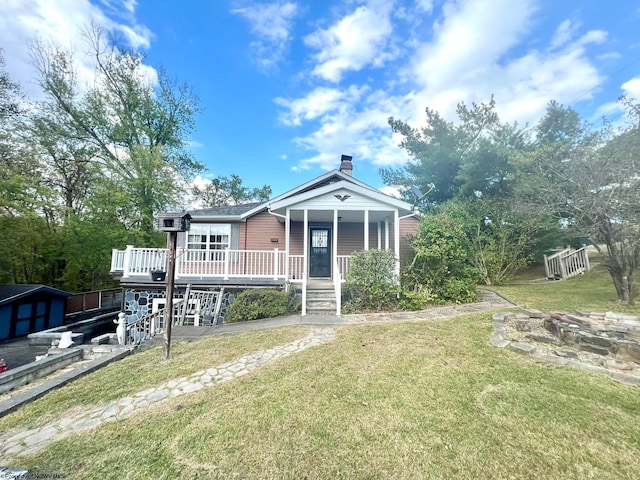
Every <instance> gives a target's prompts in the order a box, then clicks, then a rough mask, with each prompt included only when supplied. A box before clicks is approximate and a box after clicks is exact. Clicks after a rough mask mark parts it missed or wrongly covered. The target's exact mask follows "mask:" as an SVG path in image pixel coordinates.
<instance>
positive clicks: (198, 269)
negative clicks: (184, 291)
mask: <svg viewBox="0 0 640 480" xmlns="http://www.w3.org/2000/svg"><path fill="white" fill-rule="evenodd" d="M168 254H169V251H168V250H167V249H166V248H134V247H133V246H130V245H129V246H127V249H126V250H113V253H112V256H111V273H119V274H122V277H123V278H129V277H141V276H150V274H151V272H152V271H156V270H160V271H165V272H166V271H167V259H168ZM304 258H305V257H304V255H289V258H288V262H289V265H288V267H289V269H288V276H287V269H286V266H287V265H286V262H287V255H286V252H284V251H282V250H279V249H277V248H276V249H274V250H189V249H178V250H177V251H176V278H181V277H183V278H193V277H198V278H219V279H225V280H227V279H230V278H244V279H247V278H249V279H253V278H255V279H261V278H262V279H273V280H290V281H298V282H302V280H303V278H304V275H305V265H304ZM350 259H351V256H350V255H338V256H337V258H336V260H335V262H336V265H334V269H336V268H337V271H338V272H339V273H340V274H341V278H342V279H343V280H344V278H346V275H347V272H348V271H349V261H350Z"/></svg>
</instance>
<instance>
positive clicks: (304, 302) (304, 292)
mask: <svg viewBox="0 0 640 480" xmlns="http://www.w3.org/2000/svg"><path fill="white" fill-rule="evenodd" d="M303 223H304V226H303V228H304V233H303V238H304V240H303V241H304V247H303V248H302V251H303V252H304V253H303V257H302V262H303V263H302V312H301V313H302V315H306V314H307V272H308V267H307V259H308V258H309V256H308V255H307V251H308V250H309V210H307V209H306V208H305V209H304V222H303Z"/></svg>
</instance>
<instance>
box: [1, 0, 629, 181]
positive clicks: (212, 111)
mask: <svg viewBox="0 0 640 480" xmlns="http://www.w3.org/2000/svg"><path fill="white" fill-rule="evenodd" d="M91 18H93V19H94V20H95V21H98V22H99V23H103V24H105V25H107V26H108V27H109V28H111V29H113V30H116V31H118V32H120V34H121V35H122V38H123V39H124V40H125V41H126V42H128V43H129V45H131V46H133V47H134V48H138V49H140V50H141V51H144V52H145V53H146V55H147V61H146V63H147V65H149V67H151V68H152V69H157V68H158V67H159V66H161V65H162V66H164V67H166V69H167V71H168V72H169V74H170V75H171V76H173V77H176V78H178V79H180V80H184V81H187V82H189V83H190V84H191V85H192V86H193V88H194V90H195V92H196V93H197V94H198V95H199V97H200V99H201V105H202V107H203V109H204V111H203V113H202V114H201V115H199V116H198V117H197V118H196V122H197V128H196V130H195V131H194V132H193V135H192V138H191V141H192V145H193V151H194V153H195V155H196V157H197V158H198V159H199V160H200V161H201V162H203V163H205V164H206V165H207V167H208V169H209V171H208V172H207V174H206V175H208V176H215V175H229V174H231V173H236V174H238V175H240V176H241V177H242V178H243V179H244V181H245V183H246V184H247V185H248V186H261V185H264V184H268V185H271V186H272V188H273V191H274V194H278V193H282V192H284V191H286V190H289V189H291V188H293V187H295V186H296V185H298V184H300V183H303V182H305V181H307V180H309V179H311V178H313V177H315V176H317V175H320V174H322V173H323V172H325V171H326V170H328V169H332V168H337V167H338V164H339V158H340V154H342V153H344V154H348V155H352V156H353V162H354V176H356V177H357V178H358V179H360V180H362V181H364V182H366V183H369V184H370V185H373V186H375V187H381V186H382V181H381V179H380V176H379V173H378V172H379V169H380V168H381V167H398V166H402V165H403V164H404V162H406V160H407V156H406V154H405V153H404V152H403V151H402V150H401V149H399V148H398V147H397V144H398V141H399V139H398V138H394V137H393V136H392V133H391V130H390V128H389V127H388V124H387V119H388V117H390V116H394V117H396V118H400V119H403V120H406V121H408V122H410V123H411V124H412V125H415V126H419V125H420V124H421V122H423V121H424V108H425V107H427V106H429V107H431V108H435V109H436V110H438V111H440V112H441V113H442V114H443V115H444V116H445V117H446V118H449V119H451V120H453V119H454V118H455V116H454V112H455V106H456V104H457V103H458V102H460V101H465V102H467V103H470V102H473V101H475V102H480V101H486V100H487V99H488V98H489V97H490V95H491V94H494V95H495V97H496V101H497V105H498V111H499V113H500V115H501V118H502V119H504V120H508V121H518V122H520V123H522V124H524V123H527V122H529V123H530V124H531V123H535V122H536V121H537V120H538V119H539V118H540V116H541V115H542V114H543V113H544V109H545V105H546V104H547V103H548V101H549V100H552V99H555V100H557V101H558V102H560V103H562V104H565V105H567V104H568V105H571V106H572V107H573V108H575V109H576V110H577V111H578V112H579V113H580V114H581V115H582V116H583V117H584V118H585V119H588V120H591V121H593V122H598V121H599V119H600V118H601V117H602V115H607V116H608V117H610V118H612V119H615V118H617V117H618V116H619V115H620V110H619V106H618V105H617V104H616V103H615V101H616V99H617V97H618V96H619V95H621V94H622V93H625V92H626V93H628V94H629V95H630V96H632V97H635V98H638V99H640V36H639V35H638V33H637V32H640V3H639V2H636V1H631V0H610V1H607V2H603V1H601V0H561V1H559V0H444V1H439V0H413V1H409V0H369V1H358V0H342V1H336V0H323V1H320V0H317V1H312V2H309V1H307V2H302V1H295V0H282V1H252V0H208V1H204V0H183V1H182V2H177V1H160V0H138V1H136V0H91V1H90V0H56V1H51V0H4V1H3V8H2V15H1V16H0V47H1V48H3V49H4V51H5V59H6V69H7V70H8V71H9V73H10V74H11V75H12V77H13V78H14V79H15V80H18V81H19V82H21V83H22V85H23V87H24V89H25V90H26V92H27V93H28V95H29V96H30V97H32V98H38V95H39V92H38V89H37V86H36V85H35V84H34V82H33V70H32V68H31V66H30V64H29V50H28V45H29V44H30V43H31V42H32V41H33V39H34V38H36V37H40V38H48V39H51V40H53V41H55V42H57V43H59V44H60V45H62V46H64V47H69V46H73V47H72V48H73V50H74V51H75V52H76V56H77V57H78V61H79V68H80V72H81V76H82V75H84V77H85V79H86V81H90V78H89V77H90V69H87V68H86V65H88V62H89V59H88V58H84V57H83V55H84V47H83V46H82V44H81V43H80V30H81V27H82V25H85V24H87V23H88V22H89V21H90V19H91ZM83 67H85V68H83ZM150 71H152V70H151V69H150Z"/></svg>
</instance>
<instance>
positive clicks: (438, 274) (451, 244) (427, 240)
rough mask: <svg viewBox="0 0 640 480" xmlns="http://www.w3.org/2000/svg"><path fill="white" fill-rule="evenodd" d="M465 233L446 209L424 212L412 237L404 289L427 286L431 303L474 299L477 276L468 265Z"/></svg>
mask: <svg viewBox="0 0 640 480" xmlns="http://www.w3.org/2000/svg"><path fill="white" fill-rule="evenodd" d="M464 233H465V232H464V224H463V223H462V222H460V221H459V220H457V219H455V218H454V217H452V216H451V215H450V214H448V213H446V212H444V213H437V214H430V215H426V216H425V217H424V218H423V219H422V220H421V221H420V226H419V228H418V233H417V234H416V235H415V236H413V237H412V238H411V245H412V246H413V249H414V251H415V257H414V259H413V261H412V262H411V263H410V264H409V265H407V266H406V267H405V269H404V272H403V277H402V282H403V286H404V288H405V289H406V290H408V291H413V292H421V291H423V290H424V289H426V290H427V291H428V292H429V295H431V296H432V299H433V303H440V304H442V303H452V302H453V303H467V302H472V301H474V300H475V299H476V298H477V293H476V286H477V283H478V281H479V279H480V275H479V274H478V271H477V270H476V269H475V268H474V267H473V266H472V265H471V264H470V261H469V257H468V250H467V248H466V244H465V241H466V240H465V234H464Z"/></svg>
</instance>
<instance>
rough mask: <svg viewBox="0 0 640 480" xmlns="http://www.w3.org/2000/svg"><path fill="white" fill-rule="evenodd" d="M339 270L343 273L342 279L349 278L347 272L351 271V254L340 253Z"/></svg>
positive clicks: (338, 259)
mask: <svg viewBox="0 0 640 480" xmlns="http://www.w3.org/2000/svg"><path fill="white" fill-rule="evenodd" d="M337 261H338V271H339V272H340V274H341V275H342V280H344V279H346V278H347V273H349V265H350V262H351V255H338V258H337Z"/></svg>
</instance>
